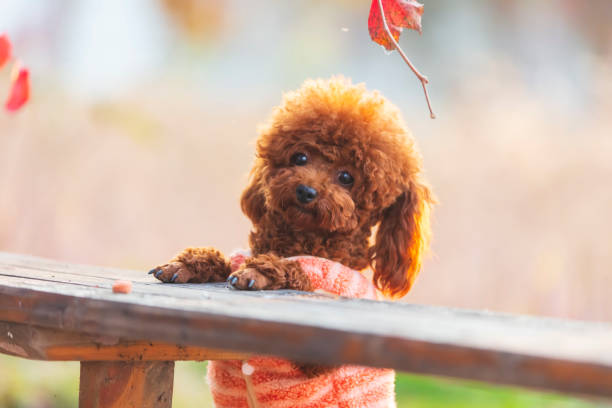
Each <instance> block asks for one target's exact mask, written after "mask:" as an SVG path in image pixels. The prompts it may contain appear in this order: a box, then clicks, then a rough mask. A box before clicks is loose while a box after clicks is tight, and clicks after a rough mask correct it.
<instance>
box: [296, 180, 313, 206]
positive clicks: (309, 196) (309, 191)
mask: <svg viewBox="0 0 612 408" xmlns="http://www.w3.org/2000/svg"><path fill="white" fill-rule="evenodd" d="M295 194H296V195H297V199H298V201H299V202H300V203H303V204H308V203H309V202H311V201H312V200H314V199H315V198H317V190H315V189H314V188H312V187H309V186H305V185H303V184H300V185H299V186H297V188H296V189H295Z"/></svg>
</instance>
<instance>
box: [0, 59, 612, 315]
mask: <svg viewBox="0 0 612 408" xmlns="http://www.w3.org/2000/svg"><path fill="white" fill-rule="evenodd" d="M489 71H490V72H489V74H483V75H481V76H480V77H479V78H478V79H474V80H471V81H466V82H465V88H461V89H457V90H456V95H457V96H456V98H455V99H456V100H454V101H448V102H447V103H448V104H449V105H448V106H453V109H452V111H445V110H444V108H442V109H439V116H440V118H439V119H437V120H436V121H433V122H431V121H429V119H427V118H426V115H425V114H423V115H420V116H419V115H417V114H416V113H411V115H410V116H408V115H406V119H407V121H408V122H409V126H410V127H412V128H413V130H414V133H415V135H416V137H417V139H418V142H419V144H420V147H421V149H422V151H423V154H424V158H425V167H426V169H427V176H428V178H429V180H430V182H431V184H432V185H433V187H434V190H435V192H436V194H437V197H438V199H439V201H440V204H439V206H438V207H437V209H436V212H435V217H434V234H435V235H434V245H433V251H432V257H431V258H430V259H429V260H428V262H427V263H426V265H425V268H424V271H423V273H422V275H421V277H420V278H419V281H418V283H417V285H416V287H415V289H414V290H413V292H412V293H411V294H409V295H408V296H407V298H406V301H409V302H418V303H432V304H441V305H449V306H458V307H470V308H480V309H492V310H498V311H508V312H517V313H532V314H542V315H554V316H562V317H572V318H582V319H589V320H591V319H592V320H611V319H612V300H611V298H612V285H611V284H610V280H609V277H610V273H611V272H610V271H611V270H612V251H610V249H611V244H610V231H611V230H612V215H611V213H610V209H611V208H612V189H611V188H610V183H611V180H612V159H611V158H612V137H611V135H612V115H611V113H612V72H611V71H610V68H609V67H606V66H603V67H602V69H601V75H599V76H598V77H596V78H593V79H592V80H593V81H596V82H597V86H594V87H593V89H597V92H596V94H594V95H590V97H591V98H592V99H593V100H595V101H596V103H594V104H593V105H592V106H593V107H592V109H590V110H588V111H583V112H576V113H575V114H572V115H567V114H566V113H564V112H563V111H562V110H555V108H551V107H550V106H549V104H548V103H547V102H546V101H543V100H537V99H534V98H533V96H532V95H531V94H530V93H529V90H528V89H526V87H525V85H524V84H523V82H522V81H521V80H520V78H518V77H517V76H516V75H515V74H514V73H513V72H512V70H509V69H507V68H504V67H501V66H492V67H491V68H490V70H489ZM273 103H274V102H270V103H268V101H261V102H253V101H252V100H251V101H250V102H248V101H247V102H241V101H235V103H227V102H220V101H217V100H216V99H215V97H214V95H212V96H210V97H208V99H206V100H204V101H203V100H202V98H201V97H200V98H199V99H197V98H196V96H195V94H194V93H192V92H191V91H190V90H189V88H188V86H176V84H173V85H170V86H161V85H152V86H150V87H147V88H146V89H140V90H139V91H138V92H134V93H133V94H131V95H128V96H126V97H124V98H122V99H121V100H119V101H114V102H113V103H108V104H96V105H88V104H84V103H80V102H79V101H76V100H72V99H68V98H67V97H64V96H63V95H62V94H59V93H57V92H54V91H51V90H48V91H46V92H44V93H43V92H41V95H40V96H39V97H37V98H35V100H34V101H33V104H32V105H31V106H29V107H28V109H27V110H26V111H25V112H24V113H23V114H20V115H19V116H17V117H14V118H13V117H8V116H6V115H2V116H0V186H1V187H0V249H1V250H3V251H11V252H17V253H28V254H35V255H40V256H46V257H52V258H56V259H63V260H67V261H71V262H82V263H90V264H100V265H112V266H118V267H128V268H140V269H142V270H143V272H144V271H145V270H148V268H149V267H150V266H151V265H155V264H158V263H160V262H162V261H164V260H166V259H168V258H169V257H171V256H172V255H173V254H174V253H175V252H177V251H179V250H180V249H182V248H183V247H186V246H198V245H201V246H216V247H218V248H220V249H221V250H223V251H226V252H229V251H231V250H232V249H234V248H236V247H244V246H245V245H246V240H247V233H248V230H249V223H248V221H247V220H246V218H245V217H244V216H243V215H242V213H241V212H240V209H239V204H238V197H239V195H240V192H241V190H242V188H243V187H244V186H245V183H246V180H247V173H248V171H249V168H250V165H251V162H252V159H253V143H252V142H253V141H254V138H255V135H256V133H255V129H256V126H257V124H258V123H259V122H261V121H263V120H264V119H265V117H266V115H267V114H268V112H269V111H270V109H271V107H272V105H273ZM402 110H405V109H402ZM421 116H422V117H421Z"/></svg>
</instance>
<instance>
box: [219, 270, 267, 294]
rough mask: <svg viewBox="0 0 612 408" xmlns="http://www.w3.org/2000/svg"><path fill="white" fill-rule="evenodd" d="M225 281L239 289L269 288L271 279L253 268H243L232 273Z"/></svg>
mask: <svg viewBox="0 0 612 408" xmlns="http://www.w3.org/2000/svg"><path fill="white" fill-rule="evenodd" d="M227 282H228V283H229V284H230V286H231V287H233V288H235V289H241V290H263V289H270V288H271V286H272V281H271V280H270V279H268V278H267V277H266V276H265V275H263V274H262V273H260V272H259V271H258V270H257V269H255V268H245V269H241V270H239V271H236V272H234V273H232V274H231V275H230V276H229V277H228V278H227Z"/></svg>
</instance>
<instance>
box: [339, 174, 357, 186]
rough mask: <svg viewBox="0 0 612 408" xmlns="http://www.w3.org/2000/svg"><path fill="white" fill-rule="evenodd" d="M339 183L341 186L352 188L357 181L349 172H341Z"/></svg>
mask: <svg viewBox="0 0 612 408" xmlns="http://www.w3.org/2000/svg"><path fill="white" fill-rule="evenodd" d="M338 181H339V182H340V184H343V185H345V186H350V185H351V184H353V182H354V181H355V180H354V179H353V176H351V173H349V172H348V171H341V172H340V173H338Z"/></svg>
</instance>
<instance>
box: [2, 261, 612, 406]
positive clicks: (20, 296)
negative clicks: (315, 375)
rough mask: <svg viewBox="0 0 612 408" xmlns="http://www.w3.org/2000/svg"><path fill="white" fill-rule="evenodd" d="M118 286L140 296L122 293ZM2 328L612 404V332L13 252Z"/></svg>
mask: <svg viewBox="0 0 612 408" xmlns="http://www.w3.org/2000/svg"><path fill="white" fill-rule="evenodd" d="M119 278H121V279H126V278H127V279H132V280H133V281H134V286H133V291H132V293H130V294H127V295H125V294H113V293H112V291H111V285H112V282H113V280H114V279H119ZM0 321H5V322H16V323H25V324H28V325H37V326H42V327H46V328H51V329H56V330H60V331H70V332H76V333H80V334H88V335H98V336H99V335H103V336H115V337H118V338H121V339H123V340H134V341H140V340H142V339H146V341H149V342H159V343H164V344H168V345H183V346H193V347H206V348H214V349H224V350H234V351H239V352H247V353H259V354H269V355H278V356H282V357H286V358H290V359H294V360H299V361H305V362H313V363H326V364H361V365H370V366H377V367H390V368H395V369H399V370H404V371H410V372H415V373H423V374H435V375H443V376H451V377H459V378H468V379H476V380H482V381H488V382H497V383H502V384H513V385H521V386H530V387H537V388H545V389H552V390H559V391H565V392H576V393H585V394H592V395H601V396H608V397H612V325H610V324H607V323H597V322H581V321H567V320H560V319H550V318H536V317H529V316H513V315H506V314H495V313H488V312H478V311H469V310H459V309H448V308H441V307H433V306H420V305H411V304H406V303H390V302H373V301H367V300H350V299H344V298H337V299H336V298H332V297H328V296H323V295H313V294H304V293H298V292H291V291H274V292H240V291H235V290H230V289H228V288H226V287H225V285H222V284H215V285H197V284H192V285H173V284H161V283H158V282H156V281H155V280H154V279H153V278H151V277H150V276H147V275H146V272H144V271H143V272H142V273H140V272H134V271H123V270H118V269H109V268H98V267H91V266H79V265H69V264H65V263H59V262H54V261H49V260H41V259H38V258H33V257H24V256H18V255H11V254H2V253H0ZM3 336H4V333H2V332H0V344H2V341H3ZM4 343H6V344H9V343H7V342H6V341H4ZM13 346H15V344H13ZM17 346H19V345H17ZM4 352H10V351H6V350H5V351H4ZM13 354H15V353H13Z"/></svg>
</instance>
